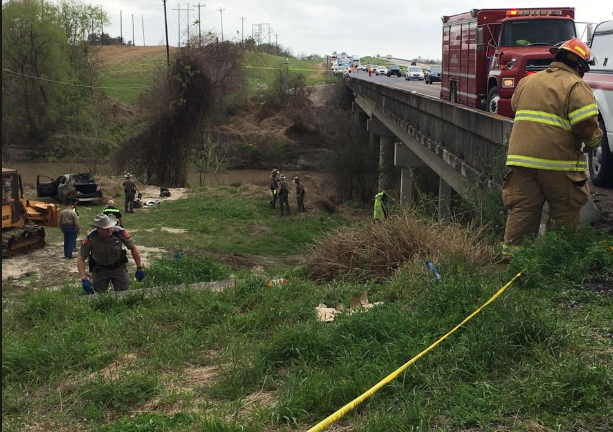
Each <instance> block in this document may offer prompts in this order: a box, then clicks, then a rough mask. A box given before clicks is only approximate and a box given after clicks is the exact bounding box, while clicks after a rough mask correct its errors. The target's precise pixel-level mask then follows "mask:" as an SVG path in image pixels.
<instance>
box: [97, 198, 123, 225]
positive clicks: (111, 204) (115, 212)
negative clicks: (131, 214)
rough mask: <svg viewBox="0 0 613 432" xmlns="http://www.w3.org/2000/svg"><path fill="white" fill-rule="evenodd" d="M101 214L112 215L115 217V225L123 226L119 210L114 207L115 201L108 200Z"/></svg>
mask: <svg viewBox="0 0 613 432" xmlns="http://www.w3.org/2000/svg"><path fill="white" fill-rule="evenodd" d="M102 214H104V215H107V216H114V217H115V219H117V225H119V226H120V227H122V228H123V221H122V219H121V212H120V211H119V209H118V208H117V207H115V201H114V200H112V199H111V200H109V202H108V203H107V206H106V207H105V209H104V210H102Z"/></svg>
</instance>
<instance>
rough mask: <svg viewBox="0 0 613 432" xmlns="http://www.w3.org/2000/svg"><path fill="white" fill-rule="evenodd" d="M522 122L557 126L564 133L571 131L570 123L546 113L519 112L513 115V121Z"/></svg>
mask: <svg viewBox="0 0 613 432" xmlns="http://www.w3.org/2000/svg"><path fill="white" fill-rule="evenodd" d="M522 120H523V121H532V122H536V123H544V124H548V125H551V126H557V127H560V128H562V129H564V130H566V131H571V130H572V129H571V127H570V122H569V121H568V120H566V119H564V118H562V117H560V116H557V115H555V114H550V113H547V112H545V111H531V110H519V111H517V112H516V113H515V121H522Z"/></svg>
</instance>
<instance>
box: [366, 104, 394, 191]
mask: <svg viewBox="0 0 613 432" xmlns="http://www.w3.org/2000/svg"><path fill="white" fill-rule="evenodd" d="M366 128H367V129H368V132H369V133H370V134H371V136H373V137H374V142H375V143H376V141H377V138H378V140H379V190H384V189H385V190H388V191H389V190H390V189H391V187H392V183H393V182H392V174H393V172H394V142H395V141H396V140H397V138H396V137H395V135H394V134H393V133H392V132H391V131H390V130H389V129H388V128H387V127H386V126H385V125H384V124H383V123H381V121H380V120H379V119H377V118H376V117H374V116H373V117H372V118H371V119H369V120H367V121H366Z"/></svg>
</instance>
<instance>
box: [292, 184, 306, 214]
mask: <svg viewBox="0 0 613 432" xmlns="http://www.w3.org/2000/svg"><path fill="white" fill-rule="evenodd" d="M294 184H295V185H296V204H297V205H298V211H299V212H305V211H306V208H305V207H304V194H305V192H306V190H305V189H304V185H303V184H302V183H301V182H300V177H298V176H295V177H294Z"/></svg>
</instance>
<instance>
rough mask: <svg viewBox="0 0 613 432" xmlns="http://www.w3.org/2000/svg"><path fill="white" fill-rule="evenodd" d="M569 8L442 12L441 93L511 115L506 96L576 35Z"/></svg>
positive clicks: (451, 98)
mask: <svg viewBox="0 0 613 432" xmlns="http://www.w3.org/2000/svg"><path fill="white" fill-rule="evenodd" d="M574 17H575V10H574V8H570V7H564V8H536V9H473V10H471V11H470V12H465V13H462V14H458V15H452V16H444V17H442V18H441V19H442V21H443V68H442V69H443V70H442V75H441V99H445V100H449V101H452V102H456V103H461V104H464V105H467V106H470V107H476V108H480V109H484V110H486V111H489V112H494V113H498V114H501V115H504V116H507V117H513V115H514V113H513V110H512V109H511V96H512V95H513V91H514V90H515V87H516V86H517V83H518V82H519V80H520V79H522V78H523V77H524V76H526V75H530V74H533V73H536V72H538V71H541V70H544V69H546V68H547V67H548V66H549V64H550V63H551V61H552V59H553V56H552V55H551V54H550V53H549V48H550V47H552V46H553V45H555V44H557V43H558V42H563V41H566V40H568V39H571V38H574V37H576V29H575V23H574Z"/></svg>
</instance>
